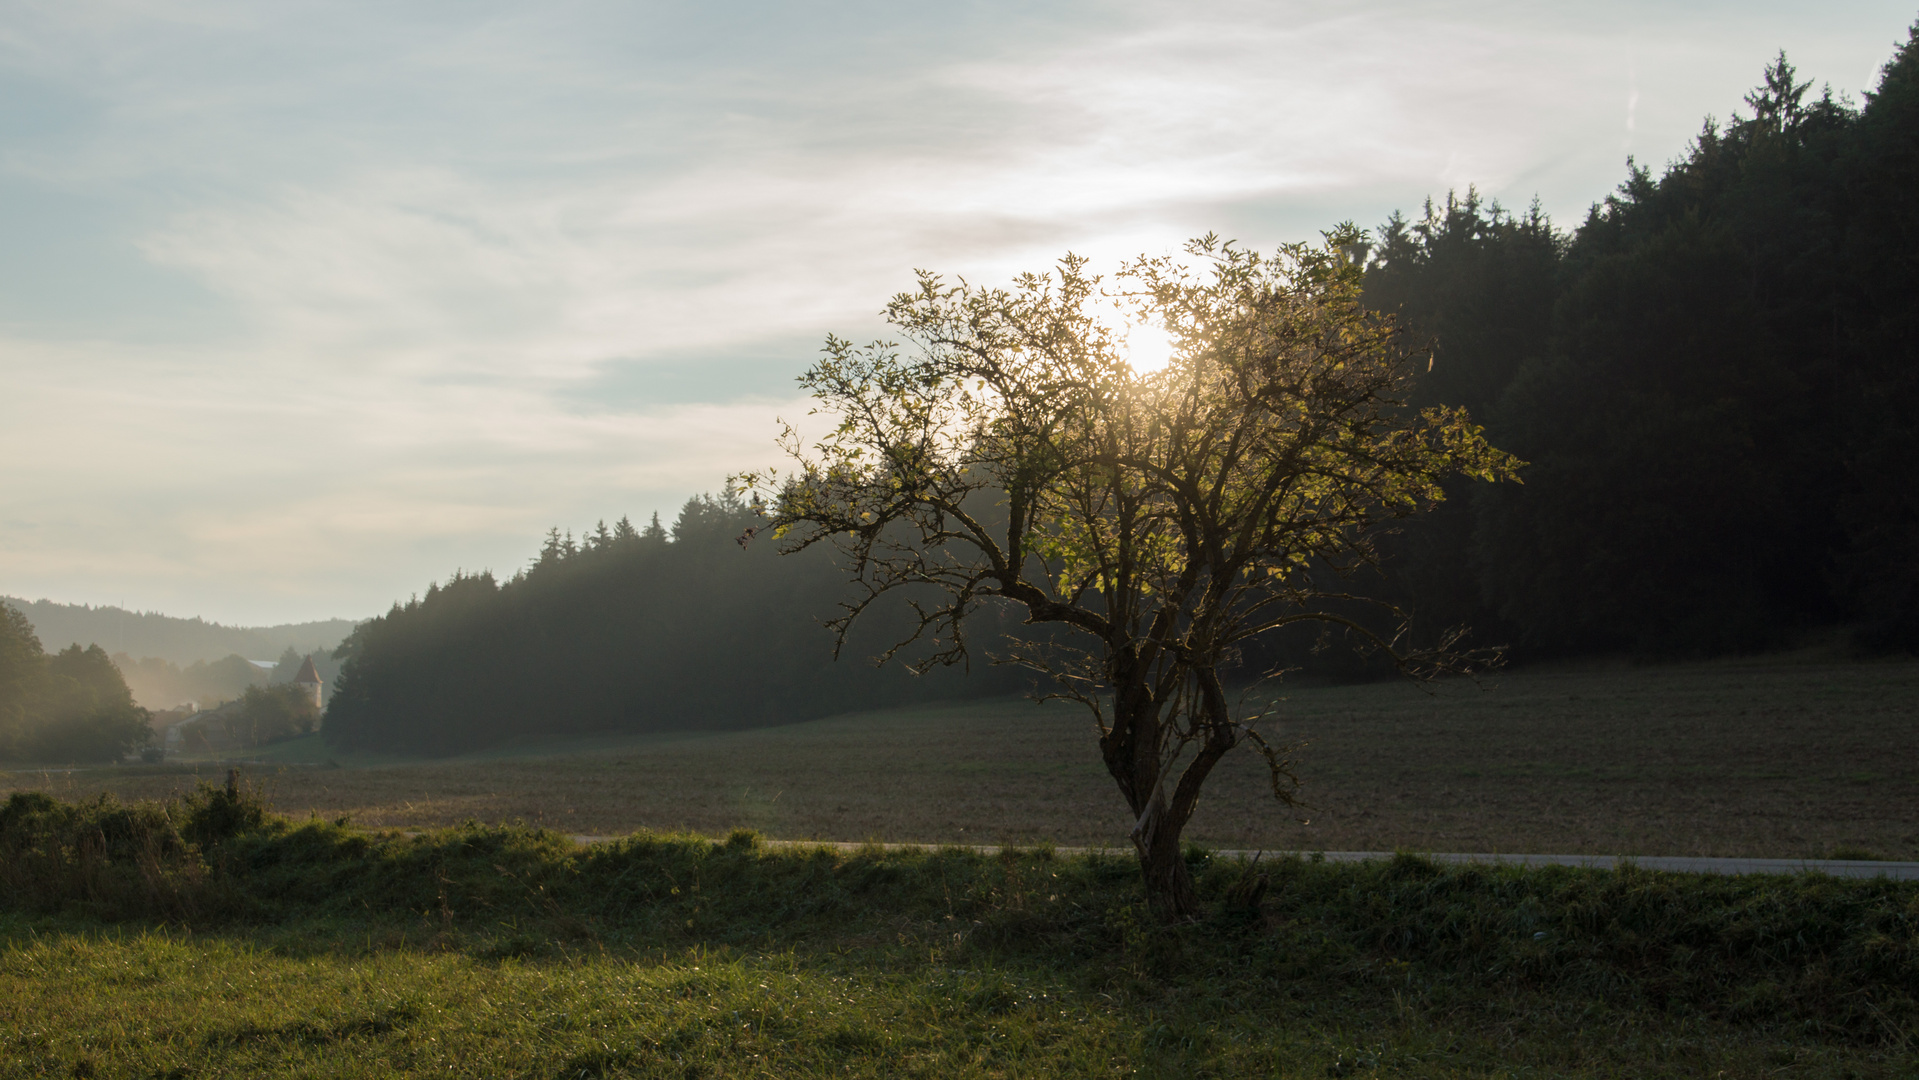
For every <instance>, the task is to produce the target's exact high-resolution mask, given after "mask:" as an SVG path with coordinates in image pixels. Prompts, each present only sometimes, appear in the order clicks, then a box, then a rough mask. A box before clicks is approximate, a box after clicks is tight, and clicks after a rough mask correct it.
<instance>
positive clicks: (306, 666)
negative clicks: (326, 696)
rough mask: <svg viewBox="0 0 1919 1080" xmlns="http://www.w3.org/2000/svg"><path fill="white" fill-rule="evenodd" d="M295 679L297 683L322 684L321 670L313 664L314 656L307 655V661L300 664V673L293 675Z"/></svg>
mask: <svg viewBox="0 0 1919 1080" xmlns="http://www.w3.org/2000/svg"><path fill="white" fill-rule="evenodd" d="M293 681H294V682H297V683H311V684H312V685H314V686H318V685H320V672H319V670H318V669H316V668H315V667H314V666H313V657H311V656H309V657H307V658H306V662H305V663H303V664H301V665H300V673H299V674H298V675H295V676H294V677H293Z"/></svg>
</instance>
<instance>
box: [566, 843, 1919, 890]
mask: <svg viewBox="0 0 1919 1080" xmlns="http://www.w3.org/2000/svg"><path fill="white" fill-rule="evenodd" d="M573 839H575V840H577V841H579V842H580V843H583V844H594V843H604V842H606V841H608V840H617V839H619V837H616V836H575V837H574V838H573ZM766 843H767V845H768V846H770V847H798V848H818V847H830V848H834V849H835V850H838V851H858V850H860V849H862V848H868V847H874V846H877V847H880V848H884V849H886V850H888V851H898V850H902V849H909V848H917V849H921V850H924V849H927V848H943V847H963V848H966V849H967V850H969V851H977V852H979V853H981V854H983V855H996V854H998V853H999V851H1000V848H999V846H998V845H996V844H959V845H953V844H878V845H873V844H854V843H844V842H833V841H826V840H769V841H766ZM1054 850H1055V851H1058V852H1059V853H1060V854H1062V855H1076V854H1082V853H1084V852H1086V851H1087V850H1089V849H1087V848H1064V847H1063V848H1055V849H1054ZM1122 850H1123V849H1122ZM1213 854H1214V855H1215V856H1216V857H1220V858H1227V859H1247V860H1253V859H1279V858H1287V857H1290V856H1299V857H1301V858H1307V859H1311V858H1316V857H1323V858H1324V859H1326V861H1328V862H1366V861H1369V860H1372V859H1390V858H1392V857H1393V852H1390V851H1254V850H1240V849H1231V848H1229V849H1224V850H1215V851H1214V852H1213ZM1417 854H1419V855H1422V856H1424V857H1425V858H1428V859H1431V860H1433V861H1434V862H1442V863H1485V864H1489V865H1493V864H1498V865H1518V866H1582V867H1586V868H1588V869H1596V870H1611V869H1614V868H1615V867H1617V866H1618V865H1619V864H1620V863H1622V862H1630V863H1632V864H1633V865H1635V866H1637V867H1639V868H1640V869H1642V870H1667V871H1672V872H1675V873H1681V874H1733V875H1737V874H1826V875H1829V876H1831V877H1850V878H1890V879H1892V880H1894V881H1919V862H1874V861H1866V860H1852V859H1702V858H1691V857H1688V856H1683V855H1500V854H1492V853H1487V852H1473V853H1464V852H1423V851H1422V852H1418V853H1417Z"/></svg>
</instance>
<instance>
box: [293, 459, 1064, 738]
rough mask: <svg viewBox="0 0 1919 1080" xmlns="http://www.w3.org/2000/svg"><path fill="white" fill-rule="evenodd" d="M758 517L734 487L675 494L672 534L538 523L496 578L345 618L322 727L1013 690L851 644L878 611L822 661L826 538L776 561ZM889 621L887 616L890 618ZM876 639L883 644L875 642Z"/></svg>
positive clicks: (442, 727) (402, 729)
mask: <svg viewBox="0 0 1919 1080" xmlns="http://www.w3.org/2000/svg"><path fill="white" fill-rule="evenodd" d="M759 520H761V519H759V518H758V517H757V516H756V515H755V514H754V512H753V511H752V509H751V508H749V507H747V506H745V505H744V504H742V503H741V502H740V501H739V500H737V499H735V498H732V497H730V496H729V497H721V498H713V497H711V496H699V497H696V498H694V499H691V500H689V501H688V502H687V503H686V505H685V507H684V508H683V509H682V510H681V511H680V515H679V518H678V520H677V521H675V522H674V524H673V527H672V530H671V533H670V535H669V533H668V531H667V530H666V529H665V528H664V527H662V526H661V525H660V523H659V519H658V516H657V515H656V516H655V517H654V520H653V522H652V523H651V524H650V525H649V526H647V527H646V528H645V529H635V528H634V527H633V526H632V525H631V524H630V523H629V522H627V521H626V520H624V519H622V520H621V521H620V522H619V524H618V525H616V526H613V527H607V526H605V525H601V526H600V527H598V528H596V529H595V530H593V531H592V532H591V533H589V534H588V535H587V536H586V538H585V539H584V541H581V540H576V539H574V538H573V537H572V536H570V535H563V534H561V533H559V532H558V531H557V530H556V531H554V532H552V533H549V534H548V537H547V540H546V544H545V546H544V547H543V548H542V550H541V552H540V555H539V558H538V560H537V561H536V562H534V563H533V565H532V566H530V567H528V568H527V569H526V570H525V571H522V572H521V573H519V574H517V575H515V576H514V577H513V578H512V579H511V580H509V581H507V582H504V583H501V582H499V581H497V580H495V578H494V577H493V575H492V574H490V573H479V574H465V573H461V574H455V575H454V576H453V578H452V579H450V580H449V581H447V582H446V583H444V584H440V585H435V586H433V587H431V588H429V589H428V590H427V593H426V595H425V596H423V597H419V598H416V599H414V600H411V601H409V602H407V603H406V604H396V605H395V606H394V607H393V609H392V610H391V611H389V612H388V613H387V614H386V615H385V616H382V617H380V618H377V619H372V620H369V621H367V622H365V623H362V624H360V626H359V627H358V628H356V629H355V630H354V632H353V634H352V635H351V636H349V637H348V638H347V640H346V642H345V643H343V644H342V645H341V646H340V648H339V649H338V650H336V653H335V655H336V656H337V657H338V658H339V659H340V660H341V662H342V666H341V673H340V679H339V683H338V685H337V686H336V687H335V689H334V694H333V700H332V702H331V703H330V704H329V705H328V707H327V713H326V723H325V727H324V728H323V734H324V736H325V738H326V740H327V741H328V742H329V743H331V744H333V745H335V746H339V747H341V748H343V749H375V748H377V749H383V750H399V751H404V752H412V753H425V754H445V753H452V752H456V751H460V750H466V749H472V748H477V747H483V746H493V745H498V744H501V743H504V742H508V741H511V740H514V739H522V738H550V737H554V736H561V735H582V734H590V733H600V732H645V731H671V730H685V729H692V728H701V729H714V728H720V729H725V728H745V727H759V726H765V725H769V724H780V723H790V722H793V721H798V720H807V719H813V718H817V717H821V716H827V715H831V714H833V713H838V712H845V711H848V710H851V709H860V708H873V707H879V706H882V705H887V704H895V703H900V702H905V701H909V700H917V699H925V698H939V697H944V698H951V697H958V696H963V695H967V694H984V693H1010V692H1014V691H1016V690H1018V689H1022V688H1024V686H1025V685H1026V680H1024V679H1023V678H1021V677H1020V676H1019V675H1018V674H1016V673H1014V672H1012V671H1009V670H1005V669H985V670H976V671H974V672H973V674H972V676H971V677H963V676H962V675H961V674H960V673H958V672H946V671H940V672H933V673H931V674H928V675H926V676H923V677H917V678H916V677H914V676H911V675H909V674H907V673H905V672H904V671H902V670H900V669H899V668H897V667H896V666H891V665H889V666H888V667H886V668H884V669H875V668H874V667H873V666H872V665H871V664H870V663H867V662H865V660H866V658H867V657H868V656H870V655H872V654H874V653H877V652H878V651H880V650H881V649H882V648H884V647H885V645H886V644H890V641H891V639H890V638H885V634H886V633H887V632H889V631H890V630H891V629H893V628H894V627H892V626H889V625H888V624H887V620H888V618H889V615H888V614H887V613H876V619H875V621H874V623H873V625H871V626H870V627H869V628H868V633H867V634H866V635H865V636H864V637H862V638H861V639H860V640H858V641H855V642H853V643H851V644H850V645H849V646H848V648H847V650H846V652H845V654H844V655H843V658H842V660H841V661H840V662H839V663H834V662H832V647H833V641H832V636H831V635H830V634H829V633H827V631H826V630H825V629H824V628H823V627H822V626H821V625H820V621H821V619H822V618H824V617H825V616H826V615H828V614H829V613H830V612H831V611H832V610H833V606H834V604H835V603H837V602H838V601H839V600H841V599H842V598H843V597H844V583H845V578H844V574H843V572H842V571H841V570H839V569H838V568H836V567H835V566H834V565H833V563H832V561H831V559H830V558H829V557H828V556H827V554H826V553H825V552H823V551H822V552H819V553H815V554H808V555H803V556H799V557H787V558H781V557H779V555H778V553H777V552H776V550H775V548H774V545H773V544H772V543H770V542H765V541H762V542H759V543H749V544H748V545H746V547H745V549H744V550H742V548H741V546H740V544H739V543H738V542H737V539H738V537H739V536H740V534H741V533H742V531H744V530H745V529H746V528H747V527H748V526H750V525H753V524H754V523H755V522H757V521H759ZM893 617H894V618H897V617H896V616H893ZM883 638H885V640H882V639H883Z"/></svg>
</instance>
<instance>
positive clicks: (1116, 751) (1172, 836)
mask: <svg viewBox="0 0 1919 1080" xmlns="http://www.w3.org/2000/svg"><path fill="white" fill-rule="evenodd" d="M1115 674H1116V675H1117V676H1118V677H1117V678H1115V680H1114V682H1115V691H1114V695H1113V723H1112V727H1111V728H1110V730H1109V731H1108V732H1107V734H1106V735H1105V736H1104V737H1102V738H1101V739H1100V752H1101V754H1102V755H1103V756H1104V757H1105V759H1106V769H1107V771H1108V772H1109V773H1111V774H1112V777H1113V779H1114V781H1115V782H1117V783H1118V784H1119V790H1120V794H1122V795H1124V796H1125V797H1126V805H1127V806H1128V807H1130V808H1131V809H1132V811H1133V814H1134V825H1133V835H1132V840H1133V851H1134V854H1135V855H1137V856H1138V858H1139V869H1140V877H1141V881H1142V883H1143V884H1144V885H1145V887H1146V901H1147V903H1148V904H1150V905H1151V906H1152V908H1153V911H1154V913H1155V914H1157V915H1158V916H1159V917H1160V919H1161V920H1163V921H1165V922H1180V921H1183V920H1187V919H1193V918H1197V917H1199V915H1200V914H1201V908H1200V904H1199V895H1198V893H1196V892H1195V891H1194V889H1193V875H1192V874H1191V873H1190V872H1188V871H1187V869H1186V859H1185V856H1184V853H1183V852H1182V851H1181V850H1180V834H1181V833H1182V832H1183V831H1184V830H1185V828H1186V822H1187V819H1189V818H1190V817H1192V809H1193V808H1192V806H1191V805H1190V802H1191V800H1184V799H1179V798H1177V797H1175V798H1174V799H1172V800H1170V801H1169V800H1168V799H1167V794H1166V789H1167V783H1166V782H1167V780H1169V779H1171V778H1170V777H1163V776H1161V775H1159V769H1160V765H1161V762H1160V760H1159V755H1160V745H1159V744H1160V739H1159V735H1160V724H1161V722H1162V721H1161V718H1160V715H1159V714H1160V708H1161V706H1160V703H1158V702H1156V701H1154V700H1153V699H1152V695H1151V693H1150V691H1148V690H1146V689H1145V688H1144V687H1142V686H1138V685H1135V684H1131V680H1129V679H1127V678H1126V675H1127V674H1130V672H1125V671H1121V672H1116V673H1115ZM1182 786H1184V785H1182Z"/></svg>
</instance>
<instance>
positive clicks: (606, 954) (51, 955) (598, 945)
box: [0, 791, 1919, 1078]
mask: <svg viewBox="0 0 1919 1080" xmlns="http://www.w3.org/2000/svg"><path fill="white" fill-rule="evenodd" d="M1190 859H1191V862H1192V864H1193V866H1194V869H1195V871H1196V874H1197V877H1198V882H1199V887H1200V890H1201V893H1202V895H1203V896H1204V897H1205V898H1206V899H1207V901H1208V904H1209V907H1210V912H1211V913H1210V914H1209V915H1208V916H1207V918H1206V919H1204V920H1202V921H1200V922H1196V923H1193V924H1189V925H1184V926H1179V927H1171V928H1166V927H1159V926H1156V925H1155V924H1153V923H1152V922H1150V920H1149V919H1148V918H1147V917H1146V914H1145V910H1144V908H1143V907H1142V906H1141V904H1140V903H1139V901H1138V885H1137V872H1136V870H1135V868H1134V866H1133V865H1132V863H1131V860H1130V859H1127V858H1121V857H1116V856H1106V855H1089V856H1072V857H1067V856H1061V855H1057V854H1054V853H1053V852H1051V851H1049V850H1047V849H1043V848H1042V849H1035V850H1028V851H1024V852H1008V853H1003V854H1001V855H995V856H986V855H981V854H979V853H976V852H973V851H968V850H960V849H952V848H947V849H931V848H928V849H918V850H908V851H889V850H882V849H878V848H867V849H863V850H860V851H855V852H843V851H839V850H834V849H827V848H817V849H806V848H769V847H767V846H765V845H763V844H761V843H759V842H758V841H757V838H756V837H755V836H754V835H753V834H750V833H746V832H740V833H736V834H734V835H732V836H730V837H729V838H727V839H725V840H721V841H712V840H707V839H704V838H699V837H691V836H673V835H658V834H645V835H636V836H632V837H628V838H626V839H623V840H620V841H617V842H614V843H609V844H602V845H592V846H582V845H578V844H575V843H574V842H572V841H571V840H569V839H567V838H566V837H564V836H562V835H558V834H555V833H553V832H550V831H544V830H538V829H529V828H490V827H482V826H468V827H461V828H454V829H448V830H443V831H438V832H433V833H427V834H421V835H413V836H406V835H400V834H397V833H374V832H366V831H362V830H356V829H354V828H351V827H346V826H340V825H337V824H333V823H330V822H325V821H320V820H309V821H305V822H296V821H289V820H286V819H281V818H275V817H272V816H270V815H266V814H264V813H262V812H261V808H260V807H259V806H258V804H257V802H254V801H252V800H250V799H248V798H247V797H246V796H245V793H244V792H241V793H239V795H238V797H228V796H227V795H225V794H224V793H222V792H215V791H207V792H201V793H199V794H197V795H195V796H194V797H193V798H192V799H190V800H188V801H186V802H180V803H174V804H171V805H166V806H160V805H147V806H140V807H125V806H120V805H117V804H113V803H110V802H109V803H94V804H87V805H75V804H70V803H69V804H62V803H56V802H52V801H49V800H44V799H39V800H36V799H34V798H32V797H28V796H21V797H16V798H15V799H13V800H12V801H11V802H9V803H8V804H7V806H6V808H5V809H4V810H3V811H0V1077H11V1076H52V1075H58V1076H88V1075H91V1076H132V1077H160V1076H192V1077H202V1076H226V1075H232V1076H257V1075H271V1076H342V1077H357V1076H391V1075H409V1076H410V1075H422V1076H424V1075H429V1074H432V1075H449V1074H450V1075H465V1076H489V1077H503V1076H540V1077H560V1076H565V1077H576V1076H658V1077H675V1078H683V1077H688V1076H707V1077H713V1076H779V1077H791V1076H821V1077H825V1076H927V1077H934V1076H938V1077H948V1076H956V1077H1012V1076H1032V1077H1053V1076H1114V1075H1128V1076H1130V1075H1138V1076H1165V1077H1198V1076H1219V1077H1237V1076H1273V1075H1283V1076H1370V1075H1391V1076H1396V1075H1422V1076H1489V1077H1490V1076H1522V1075H1524V1076H1634V1077H1639V1076H1696V1075H1714V1074H1718V1073H1720V1072H1724V1073H1725V1074H1726V1075H1731V1076H1759V1075H1772V1074H1784V1075H1799V1076H1831V1077H1841V1076H1855V1077H1898V1076H1913V1075H1915V1066H1914V1061H1915V1058H1914V1056H1913V1054H1912V1053H1911V1051H1912V1049H1913V1047H1912V1044H1911V1038H1912V1034H1913V1032H1914V1029H1915V1025H1916V1024H1919V885H1913V884H1909V883H1908V884H1902V883H1891V882H1884V881H1854V880H1835V879H1827V878H1821V877H1799V878H1777V877H1772V878H1765V877H1755V878H1737V879H1732V878H1707V877H1695V876H1688V875H1673V874H1658V873H1650V872H1643V871H1638V870H1633V869H1628V870H1625V871H1621V872H1607V871H1589V870H1577V869H1571V868H1563V867H1555V868H1545V869H1541V870H1534V871H1527V870H1520V869H1516V868H1488V867H1446V866H1439V865H1436V864H1433V863H1430V862H1427V861H1425V860H1422V859H1419V858H1417V857H1413V856H1402V857H1399V858H1397V859H1395V860H1392V861H1389V862H1382V863H1375V864H1364V865H1352V864H1334V863H1326V862H1315V861H1312V860H1310V859H1286V860H1279V861H1277V862H1271V863H1266V862H1262V863H1261V864H1260V865H1259V866H1258V867H1256V868H1249V867H1246V866H1243V865H1240V864H1236V863H1233V862H1231V861H1227V860H1221V859H1216V858H1212V857H1209V856H1207V855H1206V854H1205V853H1204V852H1203V851H1200V850H1195V851H1193V852H1192V853H1191V856H1190ZM1255 874H1260V875H1263V876H1264V883H1263V884H1264V894H1263V896H1261V895H1259V893H1258V887H1257V883H1258V882H1259V878H1258V877H1256V876H1255Z"/></svg>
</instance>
